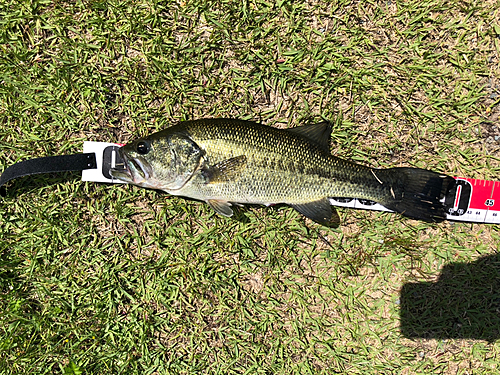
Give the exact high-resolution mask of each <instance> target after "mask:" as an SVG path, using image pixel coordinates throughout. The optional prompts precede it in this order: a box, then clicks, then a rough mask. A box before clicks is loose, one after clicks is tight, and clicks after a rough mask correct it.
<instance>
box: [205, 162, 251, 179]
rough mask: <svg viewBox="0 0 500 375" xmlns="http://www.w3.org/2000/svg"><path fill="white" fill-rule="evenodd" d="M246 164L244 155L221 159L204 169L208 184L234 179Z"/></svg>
mask: <svg viewBox="0 0 500 375" xmlns="http://www.w3.org/2000/svg"><path fill="white" fill-rule="evenodd" d="M246 164H247V157H246V156H245V155H240V156H236V157H234V158H231V159H226V160H223V161H221V162H219V163H217V164H215V165H213V166H211V167H209V168H207V169H206V170H204V171H203V172H204V174H205V177H206V179H207V183H208V184H217V183H221V182H228V181H234V180H236V179H237V178H238V177H239V176H240V175H241V172H242V171H243V169H244V168H245V166H246Z"/></svg>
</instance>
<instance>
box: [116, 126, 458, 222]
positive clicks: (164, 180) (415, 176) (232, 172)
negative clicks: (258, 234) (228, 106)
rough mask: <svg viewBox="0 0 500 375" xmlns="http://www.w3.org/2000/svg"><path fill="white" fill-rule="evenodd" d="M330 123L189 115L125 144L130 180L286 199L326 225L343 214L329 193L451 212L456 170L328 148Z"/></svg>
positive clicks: (431, 214) (222, 202)
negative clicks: (372, 164)
mask: <svg viewBox="0 0 500 375" xmlns="http://www.w3.org/2000/svg"><path fill="white" fill-rule="evenodd" d="M331 130H332V128H331V125H330V124H329V123H327V122H323V123H319V124H314V125H306V126H300V127H296V128H291V129H276V128H272V127H269V126H265V125H262V124H258V123H254V122H250V121H242V120H235V119H201V120H195V121H185V122H181V123H179V124H178V125H175V126H172V127H170V128H167V129H165V130H163V131H160V132H158V133H155V134H152V135H150V136H148V137H145V138H141V139H138V140H136V141H133V142H131V143H129V144H127V145H125V146H123V147H121V148H120V151H119V153H120V156H121V157H122V158H123V160H124V163H125V168H124V169H113V170H111V175H112V176H113V177H114V178H117V179H119V180H122V181H124V182H127V183H130V184H134V185H138V186H142V187H146V188H151V189H159V190H163V191H165V192H167V193H169V194H173V195H180V196H185V197H189V198H194V199H198V200H202V201H205V202H207V203H208V204H209V205H210V206H211V207H212V208H213V209H214V210H215V211H217V212H218V213H219V214H221V215H224V216H231V215H232V214H233V210H232V209H231V205H232V204H233V203H239V204H241V203H251V204H264V205H271V204H277V203H285V204H287V205H290V206H291V207H293V208H295V209H296V210H297V211H299V212H300V213H301V214H303V215H304V216H306V217H308V218H310V219H312V220H314V221H316V222H318V223H321V224H323V225H337V224H338V223H339V221H340V220H339V217H338V215H337V213H336V211H335V210H334V209H333V207H332V206H331V205H330V202H329V199H328V198H330V197H349V198H361V199H367V200H371V201H375V202H377V203H380V204H382V205H383V206H385V207H387V208H389V209H391V210H393V211H396V212H399V213H401V214H402V215H404V216H407V217H411V218H414V219H419V220H424V221H429V222H437V221H441V220H443V219H444V218H445V210H444V203H443V201H444V196H445V195H446V193H447V192H448V191H449V190H450V189H451V187H452V186H453V184H454V181H455V180H454V179H453V178H452V177H449V176H446V175H443V174H440V173H436V172H432V171H429V170H425V169H418V168H405V167H402V168H390V169H374V168H369V167H366V166H363V165H359V164H356V163H354V162H351V161H347V160H343V159H340V158H337V157H335V156H333V155H331V154H330V151H329V148H330V145H329V144H330V133H331Z"/></svg>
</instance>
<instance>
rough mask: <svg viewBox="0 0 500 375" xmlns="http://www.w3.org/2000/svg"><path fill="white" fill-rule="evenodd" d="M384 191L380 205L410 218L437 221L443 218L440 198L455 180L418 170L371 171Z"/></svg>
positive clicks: (442, 206)
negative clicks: (385, 194) (385, 196)
mask: <svg viewBox="0 0 500 375" xmlns="http://www.w3.org/2000/svg"><path fill="white" fill-rule="evenodd" d="M372 172H373V174H374V175H375V177H376V179H377V180H378V182H379V183H381V184H382V185H383V186H384V187H385V189H386V190H387V193H388V194H387V198H386V199H385V201H381V202H379V203H381V204H382V205H384V206H385V207H387V208H388V209H390V210H393V211H396V212H399V213H400V214H402V215H404V216H407V217H409V218H412V219H417V220H422V221H427V222H440V221H443V220H444V219H445V218H446V212H445V206H444V197H445V196H446V195H447V194H448V192H449V191H450V189H451V188H453V186H454V185H455V179H454V178H453V177H450V176H446V175H444V174H440V173H436V172H433V171H429V170H426V169H419V168H404V167H403V168H391V169H386V170H377V169H375V170H372Z"/></svg>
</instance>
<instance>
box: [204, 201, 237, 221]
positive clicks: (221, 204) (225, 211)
mask: <svg viewBox="0 0 500 375" xmlns="http://www.w3.org/2000/svg"><path fill="white" fill-rule="evenodd" d="M207 203H208V205H209V206H210V207H212V208H213V210H214V211H215V212H217V213H218V214H220V215H222V216H226V217H231V216H233V210H232V208H231V203H229V202H228V201H224V200H220V199H209V200H207Z"/></svg>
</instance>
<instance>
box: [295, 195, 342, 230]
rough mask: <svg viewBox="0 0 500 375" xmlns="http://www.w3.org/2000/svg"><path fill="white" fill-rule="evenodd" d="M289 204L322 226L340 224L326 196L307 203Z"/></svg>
mask: <svg viewBox="0 0 500 375" xmlns="http://www.w3.org/2000/svg"><path fill="white" fill-rule="evenodd" d="M290 206H291V207H293V208H294V209H296V210H297V211H299V212H300V213H301V214H302V215H304V216H305V217H308V218H309V219H311V220H313V221H315V222H317V223H319V224H322V225H324V226H327V227H338V226H339V225H340V217H339V215H338V214H337V211H336V210H335V208H333V207H332V206H331V205H330V201H329V200H328V199H327V198H323V199H320V200H317V201H313V202H308V203H301V204H290Z"/></svg>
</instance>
